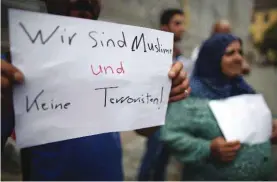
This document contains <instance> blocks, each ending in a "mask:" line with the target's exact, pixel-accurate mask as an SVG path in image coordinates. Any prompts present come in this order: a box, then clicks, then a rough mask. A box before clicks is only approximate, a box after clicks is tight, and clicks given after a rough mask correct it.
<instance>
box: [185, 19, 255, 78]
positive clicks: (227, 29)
mask: <svg viewBox="0 0 277 182" xmlns="http://www.w3.org/2000/svg"><path fill="white" fill-rule="evenodd" d="M231 31H232V27H231V24H230V22H229V21H228V20H219V21H217V22H215V24H213V26H212V31H211V36H213V35H214V34H216V33H231ZM199 49H200V47H199V46H197V47H196V48H194V49H193V51H192V53H191V58H190V59H191V61H192V62H194V63H195V62H196V59H197V57H198V53H199ZM242 68H243V70H242V72H243V74H244V75H248V74H249V73H250V71H251V70H250V66H249V64H248V63H247V61H246V60H245V58H243V66H242Z"/></svg>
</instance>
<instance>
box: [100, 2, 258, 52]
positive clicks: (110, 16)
mask: <svg viewBox="0 0 277 182" xmlns="http://www.w3.org/2000/svg"><path fill="white" fill-rule="evenodd" d="M102 2H103V12H102V13H101V16H100V19H102V20H106V21H113V22H118V23H125V24H131V25H138V26H144V27H150V28H159V24H158V21H159V16H160V13H161V11H162V10H163V9H165V8H170V7H175V8H181V9H184V10H185V12H186V18H187V21H186V24H187V32H186V33H185V35H184V39H183V41H182V42H181V43H180V46H181V48H182V50H183V53H184V54H185V55H186V56H187V57H189V56H190V53H191V51H192V49H193V48H194V47H195V46H197V45H199V44H200V43H201V42H202V41H203V40H205V39H206V38H207V37H209V35H210V31H211V27H212V24H213V23H215V21H217V20H219V19H228V20H229V21H230V22H231V23H232V25H233V32H234V33H235V34H237V35H238V36H240V37H242V39H244V40H246V39H247V38H248V35H249V26H250V22H251V14H252V7H253V0H243V1H242V0H103V1H102Z"/></svg>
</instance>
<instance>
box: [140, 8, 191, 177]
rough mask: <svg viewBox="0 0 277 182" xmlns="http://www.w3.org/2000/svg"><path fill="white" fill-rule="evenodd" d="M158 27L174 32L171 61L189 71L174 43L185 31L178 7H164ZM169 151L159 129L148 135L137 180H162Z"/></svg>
mask: <svg viewBox="0 0 277 182" xmlns="http://www.w3.org/2000/svg"><path fill="white" fill-rule="evenodd" d="M160 29H161V30H163V31H166V32H171V33H173V34H174V51H173V52H174V53H173V56H174V58H173V61H174V62H176V61H181V62H182V63H183V65H184V70H185V71H186V72H187V73H188V74H189V73H190V60H188V59H186V58H185V57H184V56H183V55H182V54H181V51H180V49H179V48H178V46H177V45H176V44H177V43H178V42H179V41H181V39H182V35H183V33H184V31H185V16H184V12H183V11H182V10H180V9H166V10H164V11H163V12H162V14H161V17H160ZM169 158H170V155H169V152H168V151H167V149H166V148H164V146H163V144H162V142H161V141H160V131H159V130H157V131H156V132H155V133H153V134H152V135H150V136H149V137H148V138H147V141H146V150H145V153H144V155H143V157H142V162H141V166H140V168H139V172H138V180H139V181H164V180H166V173H167V172H166V168H167V165H168V162H169Z"/></svg>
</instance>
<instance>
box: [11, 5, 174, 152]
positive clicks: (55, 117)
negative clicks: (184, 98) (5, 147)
mask: <svg viewBox="0 0 277 182" xmlns="http://www.w3.org/2000/svg"><path fill="white" fill-rule="evenodd" d="M9 23H10V28H9V29H10V41H11V54H12V62H13V64H14V65H15V66H16V67H18V68H19V69H20V70H21V71H22V72H23V73H24V75H25V83H24V84H23V85H21V86H17V87H16V88H15V90H14V109H15V120H16V135H17V143H18V145H19V147H30V146H34V145H40V144H45V143H50V142H55V141H61V140H67V139H72V138H77V137H82V136H88V135H94V134H100V133H106V132H115V131H127V130H134V129H139V128H146V127H151V126H157V125H163V124H164V120H165V114H166V109H167V103H168V96H169V91H170V87H171V81H170V79H169V78H168V71H169V69H170V67H171V64H172V52H173V51H172V50H173V34H172V33H167V32H162V31H158V30H153V29H148V28H141V27H134V26H128V25H121V24H115V23H108V22H102V21H93V20H85V19H80V18H70V17H64V16H55V15H47V14H41V13H33V12H26V11H20V10H10V12H9ZM100 67H101V68H100ZM104 88H106V89H104Z"/></svg>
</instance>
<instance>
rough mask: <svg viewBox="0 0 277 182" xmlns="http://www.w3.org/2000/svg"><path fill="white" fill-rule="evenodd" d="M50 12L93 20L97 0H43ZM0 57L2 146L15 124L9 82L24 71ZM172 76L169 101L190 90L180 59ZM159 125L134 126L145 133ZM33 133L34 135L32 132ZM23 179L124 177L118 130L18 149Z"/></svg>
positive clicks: (98, 6) (19, 78) (16, 80)
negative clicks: (151, 126)
mask: <svg viewBox="0 0 277 182" xmlns="http://www.w3.org/2000/svg"><path fill="white" fill-rule="evenodd" d="M45 2H46V5H47V9H48V12H49V13H52V14H57V15H66V16H73V17H78V18H87V19H93V20H96V19H97V18H98V16H99V13H100V10H101V4H100V1H99V0H58V1H57V0H45ZM2 58H4V59H5V60H3V59H2V60H1V104H2V107H1V109H2V115H1V121H2V123H1V124H2V127H1V131H2V132H1V142H2V146H3V144H4V143H5V141H6V139H7V137H9V136H10V135H11V132H12V130H13V128H14V112H13V102H12V86H13V85H14V84H21V83H23V80H24V75H23V74H24V73H22V72H21V71H20V70H18V69H17V68H16V67H14V66H13V65H12V64H11V60H9V59H6V58H7V57H6V58H5V57H2ZM169 77H170V78H172V89H171V93H170V98H169V101H170V102H174V101H178V100H181V99H184V98H185V97H186V96H187V95H188V93H189V92H190V89H189V83H188V79H187V78H186V73H185V72H184V71H183V65H182V63H181V62H176V63H175V64H173V66H172V68H171V69H170V71H169ZM158 128H159V127H153V128H145V129H140V130H136V132H137V133H138V134H140V135H144V136H148V135H150V134H152V133H153V132H154V131H156V129H158ZM34 137H35V136H34ZM21 160H22V172H23V180H31V181H36V180H38V181H47V180H54V181H58V180H62V181H84V180H89V181H94V180H96V181H102V180H103V181H114V180H115V181H123V171H122V149H121V141H120V135H119V132H112V133H105V134H99V135H93V136H88V137H81V138H76V139H71V140H66V141H60V142H54V143H49V144H45V145H39V146H34V147H30V148H23V149H22V150H21Z"/></svg>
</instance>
